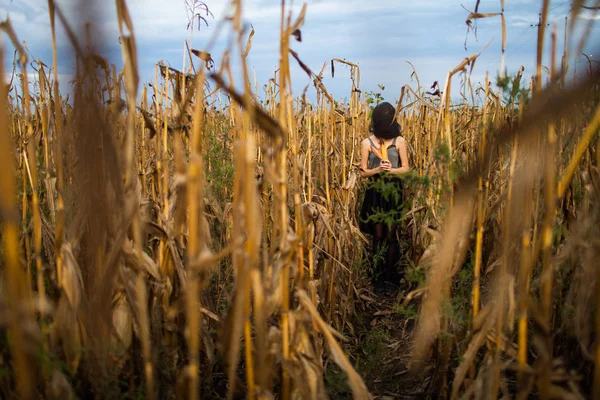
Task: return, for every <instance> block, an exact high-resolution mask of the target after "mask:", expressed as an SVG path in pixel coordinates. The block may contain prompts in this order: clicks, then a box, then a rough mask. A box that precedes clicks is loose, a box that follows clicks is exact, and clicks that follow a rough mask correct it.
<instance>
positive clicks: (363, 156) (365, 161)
mask: <svg viewBox="0 0 600 400" xmlns="http://www.w3.org/2000/svg"><path fill="white" fill-rule="evenodd" d="M369 147H370V144H369V141H368V140H363V141H362V143H361V145H360V176H362V177H363V178H366V177H368V176H373V175H376V174H378V173H380V172H381V171H382V168H381V166H379V167H376V168H373V169H369V168H367V167H368V165H369Z"/></svg>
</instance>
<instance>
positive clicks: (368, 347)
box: [326, 240, 432, 400]
mask: <svg viewBox="0 0 600 400" xmlns="http://www.w3.org/2000/svg"><path fill="white" fill-rule="evenodd" d="M401 248H402V249H403V252H402V254H403V257H402V258H401V260H400V262H399V268H400V270H403V271H404V272H406V270H407V269H408V267H409V265H411V261H412V260H408V259H406V258H407V257H408V254H409V253H410V252H409V251H408V244H407V243H406V242H405V241H402V240H401ZM415 289H417V285H416V284H415V283H414V282H411V281H410V278H408V276H406V275H405V278H403V279H402V280H401V282H399V285H398V287H396V288H395V289H394V290H391V291H387V292H386V293H381V294H380V293H375V291H374V289H373V286H372V285H371V284H370V283H369V282H366V281H364V282H361V284H360V285H359V286H358V287H357V288H356V295H357V298H356V299H355V315H354V318H353V319H352V322H350V326H351V328H352V329H349V330H350V332H346V333H347V335H346V336H347V337H350V338H351V339H350V341H349V342H347V343H344V348H345V350H346V352H347V354H348V355H349V357H350V359H351V361H352V363H353V365H354V367H355V368H356V370H357V371H358V373H359V374H360V375H361V376H362V378H363V380H364V382H365V384H366V385H367V387H368V389H369V391H370V392H371V394H372V395H373V397H374V399H381V400H383V399H422V398H426V397H427V392H428V389H429V386H430V383H431V377H432V366H426V367H425V369H423V370H421V371H419V372H414V371H411V370H410V366H411V356H410V354H411V345H412V333H413V329H414V327H415V324H416V320H417V312H418V311H417V310H418V308H417V306H416V304H414V301H405V300H406V299H407V295H409V294H410V293H411V292H412V291H414V290H415ZM326 371H327V372H328V373H327V375H326V385H327V388H328V395H329V396H330V398H331V399H332V400H333V399H346V398H351V397H352V396H351V392H350V391H349V389H348V388H347V386H346V384H345V376H344V374H343V373H340V371H339V369H337V367H336V366H335V364H334V363H333V362H330V363H329V365H327V366H326Z"/></svg>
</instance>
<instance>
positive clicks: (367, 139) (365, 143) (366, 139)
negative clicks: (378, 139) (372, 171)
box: [360, 137, 371, 146]
mask: <svg viewBox="0 0 600 400" xmlns="http://www.w3.org/2000/svg"><path fill="white" fill-rule="evenodd" d="M369 139H370V138H368V137H366V138H364V139H363V140H362V142H360V144H361V145H363V146H370V145H371V141H370V140H369Z"/></svg>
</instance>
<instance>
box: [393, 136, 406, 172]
mask: <svg viewBox="0 0 600 400" xmlns="http://www.w3.org/2000/svg"><path fill="white" fill-rule="evenodd" d="M396 148H397V149H398V154H399V155H400V161H401V165H402V166H401V167H400V168H392V169H391V170H390V173H392V174H395V175H402V174H405V173H407V172H408V171H409V170H410V166H409V165H408V151H407V146H406V140H405V139H404V138H402V137H400V138H398V140H397V141H396Z"/></svg>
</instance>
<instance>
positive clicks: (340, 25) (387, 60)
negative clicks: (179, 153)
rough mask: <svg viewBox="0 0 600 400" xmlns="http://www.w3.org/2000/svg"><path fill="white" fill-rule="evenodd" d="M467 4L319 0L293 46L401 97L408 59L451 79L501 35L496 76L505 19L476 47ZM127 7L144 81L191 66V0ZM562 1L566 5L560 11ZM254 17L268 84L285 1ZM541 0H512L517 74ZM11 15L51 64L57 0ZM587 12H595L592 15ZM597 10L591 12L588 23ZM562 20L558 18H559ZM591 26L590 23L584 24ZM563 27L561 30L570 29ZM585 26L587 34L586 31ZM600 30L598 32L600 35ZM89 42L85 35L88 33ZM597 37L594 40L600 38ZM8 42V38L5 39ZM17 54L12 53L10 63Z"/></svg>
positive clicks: (257, 63) (107, 25) (223, 6)
mask: <svg viewBox="0 0 600 400" xmlns="http://www.w3.org/2000/svg"><path fill="white" fill-rule="evenodd" d="M105 1H106V6H105V7H102V6H101V2H99V1H96V2H89V3H92V4H95V6H94V7H95V8H93V9H91V10H88V11H87V12H86V13H84V14H86V15H91V16H94V20H95V23H94V24H93V26H94V30H95V31H100V32H102V33H103V36H104V38H105V39H106V40H107V43H106V44H105V46H104V49H105V50H106V52H107V53H108V54H109V55H110V56H111V57H112V58H111V62H115V63H116V64H117V65H118V66H119V65H120V57H121V56H120V49H119V44H118V42H117V38H118V26H117V21H116V11H115V5H114V1H109V0H105ZM206 2H207V4H208V7H209V8H210V10H211V12H212V13H213V14H214V19H212V17H210V16H208V17H207V19H208V22H209V27H206V26H202V27H201V29H200V32H198V31H196V32H194V34H193V43H194V44H193V47H194V48H198V49H202V48H204V47H205V46H206V44H207V42H208V39H209V38H210V37H211V36H212V34H213V33H214V30H215V28H216V26H217V24H218V21H219V20H220V19H221V18H222V17H224V16H227V15H228V14H230V13H231V11H230V10H229V8H228V6H229V2H227V1H218V0H206ZM57 3H58V4H59V5H60V6H61V8H62V9H63V10H64V11H65V15H66V17H67V19H68V20H69V21H71V22H74V21H76V20H77V18H76V17H77V16H78V10H79V11H81V8H82V7H83V6H82V4H83V5H85V6H86V7H89V5H88V2H86V1H85V0H57ZM461 4H465V6H466V7H467V8H470V7H472V6H473V5H474V2H470V1H466V2H465V0H445V1H441V0H418V1H408V0H377V1H375V0H372V1H364V0H310V1H308V9H307V14H306V21H305V26H304V27H303V29H302V36H303V41H302V42H301V43H297V42H293V43H292V47H293V48H294V49H295V50H296V51H297V52H298V53H299V55H300V58H301V59H302V60H303V61H304V62H305V63H307V65H309V67H310V68H312V69H313V70H314V71H315V72H318V71H319V70H320V69H321V67H322V65H323V62H325V61H328V60H330V59H332V58H334V57H339V58H346V59H348V60H349V61H353V62H356V63H358V64H360V66H361V81H362V84H363V87H364V89H365V90H366V91H369V90H374V89H375V88H376V86H375V85H376V84H378V83H382V84H385V85H386V87H387V88H388V90H389V91H390V92H391V93H392V94H391V95H393V96H394V97H395V96H397V93H396V92H397V91H399V88H400V86H402V85H403V84H405V83H408V82H410V74H411V72H412V70H411V69H410V67H409V66H408V64H406V62H405V61H407V60H408V61H412V62H413V63H414V64H415V66H416V68H417V72H418V73H419V76H420V78H421V79H422V83H423V85H425V84H431V82H430V81H433V80H439V81H440V82H441V81H443V80H444V79H445V77H446V74H447V72H448V70H450V69H452V68H453V67H454V66H455V65H456V64H458V63H459V62H460V61H461V60H462V59H463V58H464V57H466V56H468V55H469V54H471V53H472V52H478V51H481V50H482V49H483V47H484V46H485V45H486V44H487V43H488V42H490V40H493V42H492V44H491V45H490V47H489V48H488V49H487V50H485V52H484V54H483V55H482V56H481V59H480V60H479V61H478V63H477V65H476V69H475V71H474V77H477V78H478V79H479V78H481V77H483V76H485V71H488V70H489V71H490V74H495V73H496V70H497V69H498V68H499V66H500V43H501V26H500V19H499V18H498V17H494V18H488V19H485V20H480V21H479V22H478V36H477V39H478V40H477V41H476V40H475V37H474V36H473V35H472V34H470V35H469V37H468V42H467V46H468V51H465V50H464V41H465V33H466V25H465V19H466V17H467V11H465V10H464V9H463V8H462V7H461ZM127 5H128V8H129V11H130V13H131V17H132V20H133V23H134V30H135V35H136V40H137V44H138V52H139V54H138V60H139V64H140V73H141V75H142V80H145V81H149V80H153V76H154V64H155V63H156V61H158V60H165V61H166V62H170V63H171V65H173V67H175V68H180V67H181V62H182V54H183V53H182V52H183V42H184V40H186V39H189V36H190V32H189V31H188V30H187V29H186V25H187V22H188V17H187V14H186V10H185V7H184V2H183V0H170V1H169V0H128V1H127ZM557 6H558V7H557ZM301 7H302V2H301V1H298V0H294V5H293V7H288V10H290V9H291V10H292V13H293V16H292V19H294V18H296V16H297V15H298V13H299V11H300V9H301ZM499 7H500V4H499V2H482V3H481V5H480V8H479V11H480V12H497V11H500V10H499ZM244 8H245V9H244V15H243V17H244V21H245V23H247V24H250V23H251V24H253V26H254V28H255V30H256V34H255V36H254V39H253V46H252V51H251V53H250V57H249V61H250V64H251V67H253V68H252V69H251V71H252V70H256V74H257V77H258V80H259V87H262V84H263V83H265V82H266V81H267V80H268V79H269V78H270V77H271V76H272V75H273V71H274V69H275V67H276V65H277V64H278V57H279V55H278V52H279V21H280V12H281V9H280V2H278V1H274V0H245V1H244ZM540 8H541V1H540V0H511V1H510V2H506V7H505V16H506V22H507V28H508V29H507V35H508V36H507V48H506V63H507V66H508V67H509V70H510V69H512V70H516V69H517V68H518V67H519V66H520V65H525V66H526V68H527V70H530V69H529V68H530V66H531V65H532V63H533V62H534V58H535V54H534V50H535V42H536V29H535V28H531V26H530V25H531V24H535V23H537V18H538V12H539V11H540ZM565 9H567V10H568V5H567V7H562V6H561V3H560V2H556V5H554V4H553V3H551V17H552V18H554V19H556V18H562V17H561V16H562V14H563V13H564V12H565ZM6 14H8V15H10V18H11V20H12V22H13V24H14V26H15V29H16V31H17V34H18V36H19V39H21V40H24V41H26V42H27V44H28V47H29V48H30V50H31V53H32V54H33V56H34V57H39V58H42V60H43V61H45V62H46V63H49V62H51V41H50V23H49V19H48V10H47V0H12V1H11V0H0V18H3V17H4V15H6ZM586 15H587V16H588V17H586ZM591 15H592V14H590V13H587V14H582V17H581V18H583V19H585V18H592V19H593V20H594V21H595V20H597V19H598V18H596V17H590V16H591ZM552 20H553V19H551V21H552ZM580 25H583V24H580ZM57 27H59V28H58V31H59V37H58V42H59V46H60V49H59V50H60V57H61V61H62V62H63V63H64V62H66V60H67V55H68V54H69V52H70V45H69V44H68V41H67V38H66V36H65V33H64V29H62V28H61V24H60V22H58V21H57ZM561 29H562V26H561V25H560V24H559V35H562V33H561V32H562V31H561ZM578 32H579V31H578ZM594 32H595V31H594ZM229 35H230V33H229V28H227V29H225V30H224V31H223V32H222V34H221V36H220V39H219V40H218V41H217V43H216V45H215V47H214V48H213V49H212V52H213V58H215V60H217V62H218V59H219V58H220V54H221V53H222V51H223V50H224V49H225V47H226V46H227V43H228V40H229ZM78 37H79V38H80V40H81V38H82V37H83V35H79V36H78ZM593 37H594V36H592V38H593ZM5 43H6V42H5ZM6 58H7V57H5V59H6ZM291 62H292V64H293V65H294V67H293V83H294V88H295V89H296V90H302V89H303V87H304V85H306V83H308V82H310V81H309V80H308V78H307V77H306V74H305V73H304V72H303V71H302V70H300V69H299V68H297V67H296V66H295V60H293V59H292V60H291ZM232 64H233V67H234V71H235V72H236V73H239V66H238V64H239V62H238V60H237V58H235V57H234V58H232ZM69 70H70V69H69V66H61V68H60V69H59V71H65V72H66V71H69ZM339 71H340V72H339V75H337V74H336V78H335V79H331V78H327V80H326V84H327V85H328V88H329V89H330V90H331V91H332V92H333V93H334V94H335V93H339V95H337V94H336V96H335V97H336V98H337V97H340V96H342V95H346V94H347V93H349V90H348V89H349V80H348V78H347V74H343V73H342V71H341V69H340V70H339Z"/></svg>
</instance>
